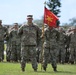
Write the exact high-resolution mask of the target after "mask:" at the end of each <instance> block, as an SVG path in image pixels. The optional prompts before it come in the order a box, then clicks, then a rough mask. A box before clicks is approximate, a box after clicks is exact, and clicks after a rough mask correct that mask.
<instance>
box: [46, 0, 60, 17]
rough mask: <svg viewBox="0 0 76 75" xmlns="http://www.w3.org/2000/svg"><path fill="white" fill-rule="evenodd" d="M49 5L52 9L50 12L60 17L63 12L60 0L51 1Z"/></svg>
mask: <svg viewBox="0 0 76 75" xmlns="http://www.w3.org/2000/svg"><path fill="white" fill-rule="evenodd" d="M47 5H48V7H49V8H50V11H52V12H53V13H54V14H55V15H56V16H58V17H60V16H59V15H58V14H59V13H60V12H61V11H60V9H59V8H60V7H61V3H60V0H49V1H48V2H47Z"/></svg>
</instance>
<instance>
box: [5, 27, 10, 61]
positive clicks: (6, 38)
mask: <svg viewBox="0 0 76 75" xmlns="http://www.w3.org/2000/svg"><path fill="white" fill-rule="evenodd" d="M7 29H8V33H7V34H6V35H5V40H6V41H7V48H6V60H7V61H8V62H10V55H11V38H10V37H9V26H8V28H7Z"/></svg>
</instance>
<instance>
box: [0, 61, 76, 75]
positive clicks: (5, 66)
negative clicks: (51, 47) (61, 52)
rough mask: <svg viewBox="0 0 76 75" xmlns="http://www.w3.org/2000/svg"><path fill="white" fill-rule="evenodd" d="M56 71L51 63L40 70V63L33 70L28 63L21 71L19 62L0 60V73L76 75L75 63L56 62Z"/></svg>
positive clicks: (1, 74) (3, 74)
mask: <svg viewBox="0 0 76 75" xmlns="http://www.w3.org/2000/svg"><path fill="white" fill-rule="evenodd" d="M57 67H58V68H57V70H58V72H54V71H53V69H52V67H51V65H50V64H49V65H48V67H47V71H46V72H45V71H43V70H42V71H41V65H40V64H39V65H38V71H37V72H34V71H33V69H32V66H31V64H30V63H28V64H26V69H25V72H22V71H21V68H20V64H19V63H7V62H0V75H76V65H70V64H65V65H61V64H58V66H57Z"/></svg>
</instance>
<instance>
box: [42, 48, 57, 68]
mask: <svg viewBox="0 0 76 75" xmlns="http://www.w3.org/2000/svg"><path fill="white" fill-rule="evenodd" d="M48 61H50V62H51V64H52V67H53V68H56V67H57V49H55V48H46V47H45V48H44V58H43V67H45V68H46V67H47V64H48Z"/></svg>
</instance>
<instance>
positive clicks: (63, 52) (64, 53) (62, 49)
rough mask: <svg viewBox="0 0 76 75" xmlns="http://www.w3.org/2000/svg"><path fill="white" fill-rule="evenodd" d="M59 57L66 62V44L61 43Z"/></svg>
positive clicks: (62, 61)
mask: <svg viewBox="0 0 76 75" xmlns="http://www.w3.org/2000/svg"><path fill="white" fill-rule="evenodd" d="M59 56H60V57H59V58H60V62H61V63H65V57H66V49H65V45H60V47H59Z"/></svg>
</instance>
